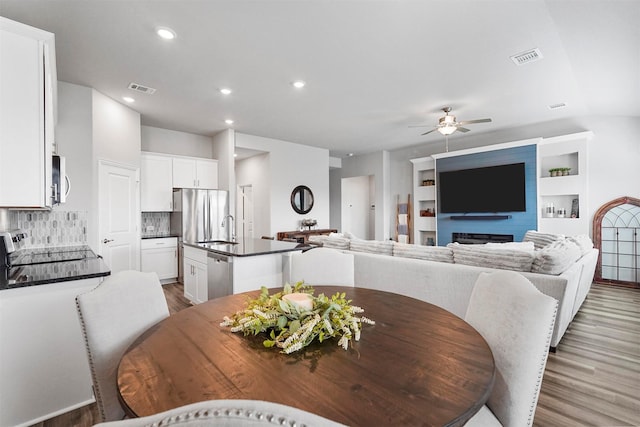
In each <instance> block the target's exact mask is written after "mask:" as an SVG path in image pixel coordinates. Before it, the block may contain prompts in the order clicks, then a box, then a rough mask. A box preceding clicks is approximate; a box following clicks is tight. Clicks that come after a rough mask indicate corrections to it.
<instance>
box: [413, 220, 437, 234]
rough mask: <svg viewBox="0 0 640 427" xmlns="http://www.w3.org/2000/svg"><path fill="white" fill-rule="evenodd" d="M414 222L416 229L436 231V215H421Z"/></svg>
mask: <svg viewBox="0 0 640 427" xmlns="http://www.w3.org/2000/svg"><path fill="white" fill-rule="evenodd" d="M414 223H415V228H416V231H436V217H435V216H419V217H416V219H415V222H414Z"/></svg>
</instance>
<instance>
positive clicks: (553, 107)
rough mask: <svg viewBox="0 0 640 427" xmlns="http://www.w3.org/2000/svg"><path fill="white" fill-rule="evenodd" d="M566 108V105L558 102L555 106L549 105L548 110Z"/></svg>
mask: <svg viewBox="0 0 640 427" xmlns="http://www.w3.org/2000/svg"><path fill="white" fill-rule="evenodd" d="M566 106H567V104H566V103H564V102H558V103H557V104H551V105H549V109H550V110H557V109H559V108H564V107H566Z"/></svg>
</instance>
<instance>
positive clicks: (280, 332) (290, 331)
mask: <svg viewBox="0 0 640 427" xmlns="http://www.w3.org/2000/svg"><path fill="white" fill-rule="evenodd" d="M313 292H314V290H313V288H312V287H311V286H309V285H305V284H304V282H298V283H296V284H295V285H294V286H293V287H292V286H291V285H289V284H288V283H287V284H285V285H284V287H283V289H282V291H281V292H278V293H275V294H273V295H269V291H268V290H267V288H266V287H264V286H263V287H262V288H261V290H260V296H258V298H256V299H254V300H250V301H248V302H247V306H246V308H245V309H244V310H240V311H238V312H236V313H235V314H234V315H232V316H231V317H229V316H225V317H224V321H223V322H222V323H220V326H229V327H231V332H242V333H243V334H244V335H245V336H246V335H258V334H259V333H263V332H265V333H268V337H269V338H268V339H265V340H264V341H263V345H264V346H265V347H274V346H275V347H278V348H280V349H282V350H281V351H282V352H283V353H287V354H289V353H293V352H295V351H298V350H300V349H302V348H303V347H306V346H308V345H309V344H310V343H311V342H313V340H314V339H316V338H317V339H318V341H319V342H323V341H324V340H327V339H329V338H338V339H339V340H338V345H339V346H341V347H342V348H344V349H345V350H346V349H347V348H348V346H349V343H350V342H351V339H354V340H355V341H358V340H360V332H361V329H362V324H363V323H368V324H371V325H373V324H375V322H374V321H373V320H371V319H368V318H366V317H364V316H359V317H358V316H357V314H360V313H363V312H364V310H363V309H362V308H360V307H357V306H352V305H350V304H351V300H348V299H347V296H346V294H345V293H344V292H343V293H336V294H335V295H332V296H331V297H328V296H326V295H324V294H320V295H318V296H314V295H313ZM291 293H305V294H308V295H309V297H310V298H311V299H312V301H313V308H312V309H311V310H307V309H305V308H303V307H301V306H300V305H298V304H295V303H292V302H290V301H288V300H286V299H282V297H283V296H284V295H286V294H291Z"/></svg>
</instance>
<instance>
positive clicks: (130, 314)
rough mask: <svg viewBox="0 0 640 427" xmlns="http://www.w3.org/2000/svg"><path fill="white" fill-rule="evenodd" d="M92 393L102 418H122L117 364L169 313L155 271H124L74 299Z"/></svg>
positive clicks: (104, 419)
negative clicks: (91, 382) (142, 335)
mask: <svg viewBox="0 0 640 427" xmlns="http://www.w3.org/2000/svg"><path fill="white" fill-rule="evenodd" d="M76 307H77V309H78V316H79V317H80V325H81V327H82V333H83V335H84V339H85V345H86V349H87V356H88V358H89V366H90V368H91V379H92V380H93V391H94V394H95V397H96V402H97V404H98V412H99V414H100V418H101V420H102V421H111V420H119V419H122V418H123V417H124V415H125V413H124V411H123V409H122V407H121V406H120V403H119V401H118V390H117V387H118V386H117V370H118V363H119V362H120V359H121V357H122V355H123V354H124V352H125V351H126V350H127V347H129V345H130V344H131V343H132V342H133V341H134V340H135V339H136V338H137V337H138V336H139V335H140V334H141V333H142V332H144V331H145V330H147V329H148V328H149V327H151V326H153V325H154V324H156V323H158V322H159V321H161V320H162V319H165V318H167V317H168V316H169V309H168V307H167V300H166V298H165V296H164V292H163V291H162V285H161V284H160V280H159V279H158V275H157V274H156V273H141V272H139V271H122V272H119V273H116V274H113V275H111V276H109V277H107V278H106V279H105V280H104V281H103V282H102V283H101V284H100V285H98V286H97V287H96V288H95V289H93V290H91V291H89V292H86V293H83V294H80V295H78V296H77V297H76Z"/></svg>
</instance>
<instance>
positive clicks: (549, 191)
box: [538, 132, 593, 235]
mask: <svg viewBox="0 0 640 427" xmlns="http://www.w3.org/2000/svg"><path fill="white" fill-rule="evenodd" d="M592 136H593V134H592V132H580V133H577V134H571V135H563V136H560V137H553V138H545V139H544V140H543V141H542V142H541V143H540V144H539V145H538V230H539V231H542V232H546V233H557V234H565V235H575V234H589V220H588V218H587V217H588V196H589V194H588V189H589V186H588V180H587V164H588V163H587V154H588V141H589V139H590V138H591V137H592ZM565 167H568V168H571V170H570V175H565V176H556V177H551V176H549V169H551V168H565ZM575 199H577V200H578V217H577V218H571V211H572V208H573V200H575ZM549 205H553V207H554V209H555V211H556V212H557V211H558V209H565V210H566V216H565V217H564V218H558V217H552V218H549V217H546V216H545V211H546V207H547V206H549Z"/></svg>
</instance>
